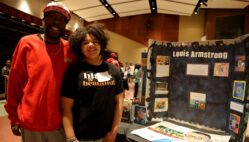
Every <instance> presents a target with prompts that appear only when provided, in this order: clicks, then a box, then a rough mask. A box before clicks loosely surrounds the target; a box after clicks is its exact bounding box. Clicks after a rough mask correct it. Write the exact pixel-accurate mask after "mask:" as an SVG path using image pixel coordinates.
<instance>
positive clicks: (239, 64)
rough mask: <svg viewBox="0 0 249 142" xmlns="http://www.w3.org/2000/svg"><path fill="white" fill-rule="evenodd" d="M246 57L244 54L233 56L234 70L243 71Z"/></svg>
mask: <svg viewBox="0 0 249 142" xmlns="http://www.w3.org/2000/svg"><path fill="white" fill-rule="evenodd" d="M245 62H246V57H245V56H236V57H235V71H237V72H244V71H245V65H246V63H245Z"/></svg>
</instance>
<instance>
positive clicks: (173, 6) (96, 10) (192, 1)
mask: <svg viewBox="0 0 249 142" xmlns="http://www.w3.org/2000/svg"><path fill="white" fill-rule="evenodd" d="M55 1H60V2H62V3H64V4H65V5H66V6H67V7H68V8H69V9H70V10H71V11H72V12H73V13H74V14H76V15H78V16H79V17H81V18H83V19H84V20H86V21H88V22H92V21H97V20H103V19H109V18H114V17H126V16H134V15H140V14H149V13H160V14H173V15H181V16H191V15H192V14H193V12H194V10H195V8H196V5H197V4H198V1H199V0H55ZM203 1H205V0H203ZM105 3H107V5H105ZM248 5H249V0H208V1H207V6H205V5H201V6H200V8H216V9H244V8H245V7H246V6H248ZM152 7H154V8H156V9H155V10H153V9H152ZM112 12H115V13H112Z"/></svg>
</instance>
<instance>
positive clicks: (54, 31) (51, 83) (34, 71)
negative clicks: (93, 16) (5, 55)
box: [5, 2, 74, 142]
mask: <svg viewBox="0 0 249 142" xmlns="http://www.w3.org/2000/svg"><path fill="white" fill-rule="evenodd" d="M43 12H44V19H43V21H44V34H33V35H27V36H24V37H22V38H21V39H20V41H19V42H18V44H17V46H16V49H15V51H14V54H13V58H12V65H11V71H10V74H9V80H8V89H7V95H8V96H7V103H6V105H5V109H6V111H7V112H8V114H9V116H8V117H9V119H10V122H11V130H12V132H13V134H14V135H17V136H20V135H21V134H22V139H23V142H65V135H64V133H63V130H62V128H61V126H62V115H61V111H60V86H61V82H62V78H63V75H64V71H65V69H66V67H67V66H68V64H69V63H71V62H72V61H73V59H74V55H73V53H72V52H71V51H70V49H69V44H68V41H66V40H64V39H62V38H61V37H62V36H63V35H64V32H65V27H66V24H67V23H68V22H69V20H70V18H71V16H70V11H69V10H68V9H67V8H66V7H65V6H63V5H62V4H61V3H59V2H50V3H49V4H48V5H47V6H46V7H45V9H44V11H43Z"/></svg>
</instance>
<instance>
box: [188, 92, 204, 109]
mask: <svg viewBox="0 0 249 142" xmlns="http://www.w3.org/2000/svg"><path fill="white" fill-rule="evenodd" d="M189 107H190V108H194V109H199V110H205V108H206V94H203V93H197V92H190V96H189Z"/></svg>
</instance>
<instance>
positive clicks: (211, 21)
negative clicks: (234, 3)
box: [205, 6, 249, 40]
mask: <svg viewBox="0 0 249 142" xmlns="http://www.w3.org/2000/svg"><path fill="white" fill-rule="evenodd" d="M242 14H244V15H245V24H244V25H245V27H244V29H245V31H244V33H245V34H246V33H249V6H247V8H245V9H243V10H241V9H232V10H231V9H228V10H224V9H207V10H206V27H205V34H206V35H207V40H213V39H215V27H216V17H223V16H233V15H242ZM224 24H225V23H224Z"/></svg>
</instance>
